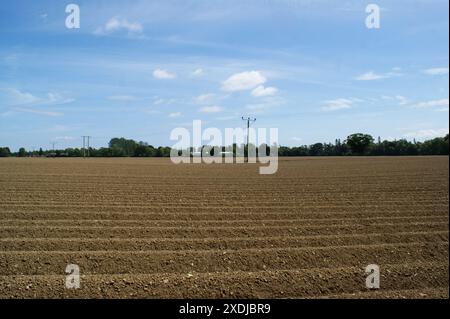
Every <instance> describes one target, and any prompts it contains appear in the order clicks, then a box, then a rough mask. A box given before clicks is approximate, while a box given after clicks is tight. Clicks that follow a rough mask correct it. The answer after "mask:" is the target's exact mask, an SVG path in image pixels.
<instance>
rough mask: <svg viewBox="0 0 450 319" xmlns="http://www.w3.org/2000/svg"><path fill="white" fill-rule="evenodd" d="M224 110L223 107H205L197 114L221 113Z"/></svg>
mask: <svg viewBox="0 0 450 319" xmlns="http://www.w3.org/2000/svg"><path fill="white" fill-rule="evenodd" d="M223 110H224V108H223V107H221V106H217V105H213V106H205V107H202V108H200V109H199V112H202V113H219V112H222V111H223Z"/></svg>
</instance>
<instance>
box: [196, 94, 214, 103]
mask: <svg viewBox="0 0 450 319" xmlns="http://www.w3.org/2000/svg"><path fill="white" fill-rule="evenodd" d="M214 97H215V94H214V93H205V94H201V95H199V96H196V97H195V98H194V101H195V102H197V103H200V104H202V103H210V102H211V100H212V99H213V98H214Z"/></svg>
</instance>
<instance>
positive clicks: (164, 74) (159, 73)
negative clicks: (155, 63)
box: [153, 69, 177, 80]
mask: <svg viewBox="0 0 450 319" xmlns="http://www.w3.org/2000/svg"><path fill="white" fill-rule="evenodd" d="M153 77H154V78H155V79H158V80H172V79H175V78H176V77H177V75H176V74H175V73H171V72H169V71H167V70H163V69H156V70H154V71H153Z"/></svg>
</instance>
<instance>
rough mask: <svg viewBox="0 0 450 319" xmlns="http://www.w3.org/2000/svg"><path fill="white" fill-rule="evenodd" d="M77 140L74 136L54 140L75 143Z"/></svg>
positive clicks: (59, 137)
mask: <svg viewBox="0 0 450 319" xmlns="http://www.w3.org/2000/svg"><path fill="white" fill-rule="evenodd" d="M76 139H77V138H76V137H73V136H58V137H55V138H54V140H55V141H74V140H76Z"/></svg>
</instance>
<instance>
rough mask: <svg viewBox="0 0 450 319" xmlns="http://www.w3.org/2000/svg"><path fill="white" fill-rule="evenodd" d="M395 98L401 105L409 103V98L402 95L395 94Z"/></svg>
mask: <svg viewBox="0 0 450 319" xmlns="http://www.w3.org/2000/svg"><path fill="white" fill-rule="evenodd" d="M395 99H396V100H397V101H398V104H399V105H407V104H408V103H409V100H408V99H407V98H406V97H404V96H402V95H397V96H395Z"/></svg>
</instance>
